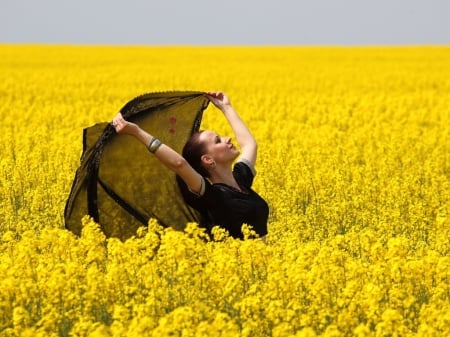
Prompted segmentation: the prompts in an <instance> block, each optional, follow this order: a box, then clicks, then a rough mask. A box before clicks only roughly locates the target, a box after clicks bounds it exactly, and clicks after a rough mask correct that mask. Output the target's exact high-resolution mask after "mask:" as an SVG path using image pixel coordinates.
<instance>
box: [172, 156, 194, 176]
mask: <svg viewBox="0 0 450 337" xmlns="http://www.w3.org/2000/svg"><path fill="white" fill-rule="evenodd" d="M187 166H189V164H188V162H187V161H186V159H184V158H183V157H181V156H180V157H178V158H176V159H174V160H173V161H172V162H171V163H170V168H171V169H172V170H173V171H174V172H175V173H180V172H182V171H183V170H184V169H185V168H186V167H187Z"/></svg>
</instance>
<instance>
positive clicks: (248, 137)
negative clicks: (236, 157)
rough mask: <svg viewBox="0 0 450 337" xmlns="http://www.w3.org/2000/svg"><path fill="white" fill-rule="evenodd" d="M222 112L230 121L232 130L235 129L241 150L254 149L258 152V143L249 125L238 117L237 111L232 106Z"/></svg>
mask: <svg viewBox="0 0 450 337" xmlns="http://www.w3.org/2000/svg"><path fill="white" fill-rule="evenodd" d="M221 110H222V112H223V114H224V116H225V118H226V119H227V120H228V123H229V124H230V126H231V128H232V129H233V132H234V135H235V137H236V141H237V142H238V144H239V146H240V147H241V148H253V149H255V150H256V148H257V143H256V140H255V138H254V137H253V135H252V133H251V132H250V130H249V129H248V127H247V125H246V124H245V123H244V121H243V120H242V119H241V117H240V116H239V115H238V113H237V112H236V110H234V108H233V107H232V106H231V105H226V106H224V107H222V109H221Z"/></svg>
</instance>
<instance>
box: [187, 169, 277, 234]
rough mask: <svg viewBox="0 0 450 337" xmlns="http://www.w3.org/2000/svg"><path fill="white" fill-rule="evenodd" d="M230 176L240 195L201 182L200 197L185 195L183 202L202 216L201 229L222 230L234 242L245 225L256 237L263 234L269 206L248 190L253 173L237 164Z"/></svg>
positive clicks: (227, 188)
mask: <svg viewBox="0 0 450 337" xmlns="http://www.w3.org/2000/svg"><path fill="white" fill-rule="evenodd" d="M233 176H234V178H235V179H236V182H237V183H238V185H239V187H240V188H241V191H238V190H237V189H235V188H233V187H231V186H229V185H226V184H222V183H215V184H212V183H210V182H209V181H208V180H207V179H205V180H204V182H205V191H204V193H203V194H202V195H197V194H195V193H193V192H187V193H184V194H185V199H186V202H187V203H188V204H189V205H190V206H191V207H193V208H195V209H196V210H198V211H199V212H200V213H201V215H202V218H203V219H202V222H201V225H202V226H204V227H206V228H207V229H208V230H211V229H212V227H214V226H220V227H222V228H225V229H226V230H227V231H228V232H229V234H230V235H231V236H232V237H234V238H243V234H242V231H241V227H242V225H243V224H244V223H245V224H248V225H250V226H251V227H252V229H253V230H254V231H255V232H256V233H257V234H258V235H259V236H260V237H262V236H264V235H266V234H267V219H268V216H269V206H268V205H267V202H266V201H265V200H264V199H263V198H261V197H260V196H259V195H258V194H257V193H256V192H255V191H253V190H252V189H251V186H252V183H253V178H254V171H253V170H252V168H251V167H250V166H249V164H248V163H246V162H244V161H238V162H237V163H236V164H235V165H234V167H233Z"/></svg>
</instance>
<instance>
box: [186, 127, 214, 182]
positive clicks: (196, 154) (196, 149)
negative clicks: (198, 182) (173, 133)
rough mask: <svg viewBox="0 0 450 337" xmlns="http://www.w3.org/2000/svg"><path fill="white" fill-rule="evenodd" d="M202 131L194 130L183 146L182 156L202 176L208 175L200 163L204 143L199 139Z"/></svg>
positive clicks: (204, 150)
mask: <svg viewBox="0 0 450 337" xmlns="http://www.w3.org/2000/svg"><path fill="white" fill-rule="evenodd" d="M202 132H203V131H198V132H194V133H193V134H192V136H191V138H189V140H188V141H187V143H186V144H185V145H184V147H183V152H182V156H183V157H184V159H186V161H187V162H188V163H189V165H191V166H192V168H193V169H194V170H196V171H197V172H198V173H199V174H201V175H202V176H203V177H209V172H208V170H207V169H206V168H204V167H203V165H202V159H201V158H202V156H203V155H204V154H205V152H206V149H205V144H204V143H202V142H201V141H200V135H201V133H202Z"/></svg>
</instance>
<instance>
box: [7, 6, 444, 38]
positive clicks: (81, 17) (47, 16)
mask: <svg viewBox="0 0 450 337" xmlns="http://www.w3.org/2000/svg"><path fill="white" fill-rule="evenodd" d="M0 4H1V5H0V43H2V44H3V43H32V44H89V45H91V44H96V45H450V0H273V1H268V0H222V1H211V0H160V1H154V0H0Z"/></svg>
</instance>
